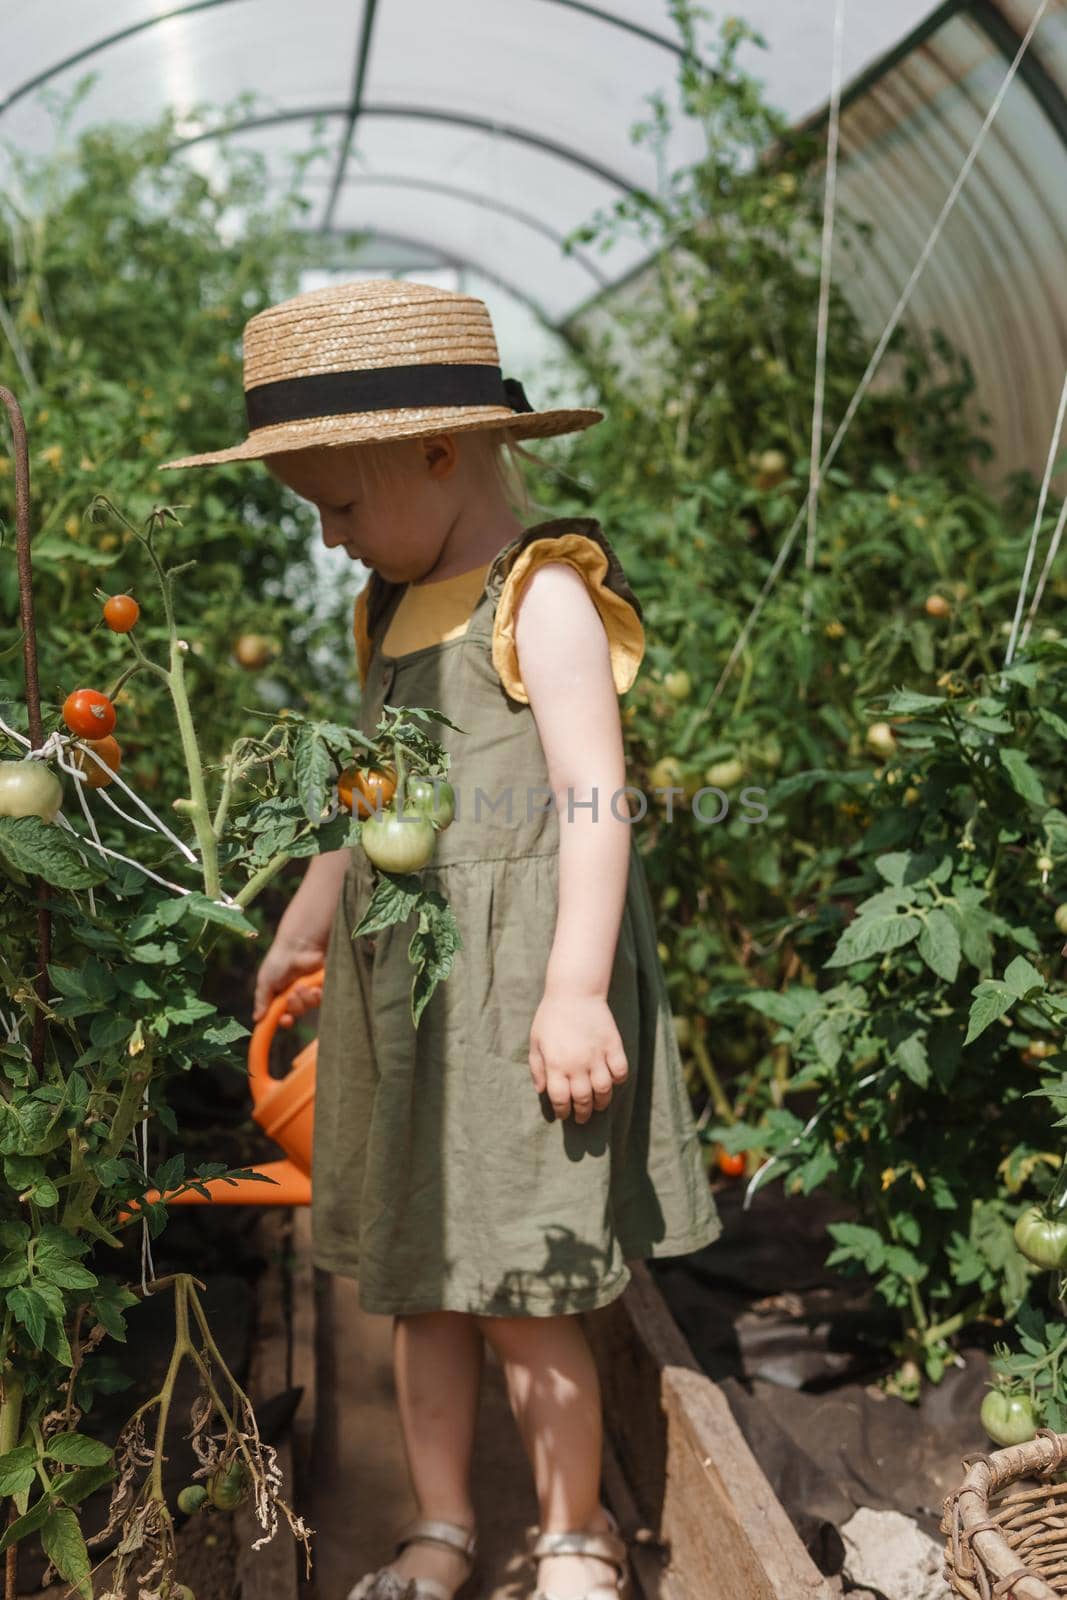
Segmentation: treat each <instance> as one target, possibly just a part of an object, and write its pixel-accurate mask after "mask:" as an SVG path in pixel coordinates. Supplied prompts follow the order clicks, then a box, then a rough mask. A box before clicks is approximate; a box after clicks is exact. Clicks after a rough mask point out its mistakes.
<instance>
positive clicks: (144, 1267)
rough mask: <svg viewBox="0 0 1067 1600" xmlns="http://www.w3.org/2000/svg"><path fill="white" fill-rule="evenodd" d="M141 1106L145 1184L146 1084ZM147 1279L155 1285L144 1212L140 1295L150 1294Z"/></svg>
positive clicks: (149, 1238)
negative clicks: (142, 1111)
mask: <svg viewBox="0 0 1067 1600" xmlns="http://www.w3.org/2000/svg"><path fill="white" fill-rule="evenodd" d="M141 1105H142V1108H143V1110H144V1116H143V1117H142V1118H141V1125H140V1127H139V1129H138V1130H137V1137H138V1138H139V1140H140V1150H139V1156H140V1161H141V1166H142V1168H143V1170H144V1175H145V1182H146V1183H147V1182H148V1085H147V1083H146V1084H145V1086H144V1095H143V1096H142V1099H141ZM149 1277H151V1279H152V1282H153V1283H155V1281H156V1264H155V1262H154V1261H153V1259H152V1236H151V1234H150V1233H149V1231H148V1214H147V1212H144V1214H143V1215H142V1217H141V1293H142V1294H145V1295H147V1294H150V1293H151V1292H152V1291H151V1290H150V1289H149V1287H148V1278H149Z"/></svg>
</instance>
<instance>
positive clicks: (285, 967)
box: [252, 850, 352, 1027]
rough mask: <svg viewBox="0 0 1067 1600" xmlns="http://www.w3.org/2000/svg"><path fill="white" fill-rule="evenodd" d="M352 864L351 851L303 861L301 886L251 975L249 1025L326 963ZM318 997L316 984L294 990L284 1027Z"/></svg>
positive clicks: (332, 853)
mask: <svg viewBox="0 0 1067 1600" xmlns="http://www.w3.org/2000/svg"><path fill="white" fill-rule="evenodd" d="M351 859H352V852H351V850H327V851H325V852H324V853H323V854H322V855H320V856H312V858H311V860H310V861H309V862H308V868H307V871H306V872H305V873H304V878H303V882H302V883H301V885H300V887H299V889H298V890H297V891H296V893H295V894H294V896H293V898H292V899H291V900H290V902H289V904H288V906H287V907H286V908H285V911H284V913H283V915H282V919H281V921H280V922H279V923H278V931H277V933H276V934H275V935H274V942H273V944H272V945H271V947H270V949H269V950H268V951H267V954H266V955H265V956H264V958H263V960H262V962H261V963H260V968H259V971H258V973H257V974H256V993H255V1001H254V1004H253V1011H252V1020H253V1021H254V1022H258V1021H259V1019H260V1017H261V1016H262V1015H263V1013H264V1012H265V1011H266V1009H267V1007H268V1006H269V1005H270V1002H271V1001H272V1000H273V999H274V996H275V995H276V994H278V993H280V992H281V990H282V989H284V988H285V987H286V985H287V984H290V983H292V981H293V979H294V978H298V977H300V975H301V973H304V972H315V971H316V970H317V969H318V968H319V967H321V966H322V964H323V962H324V961H325V959H326V946H327V943H328V942H329V938H330V928H331V926H332V924H333V918H334V913H335V912H336V910H337V900H338V897H339V895H340V893H341V883H342V880H343V879H344V875H345V868H346V867H347V866H348V863H349V861H350V860H351ZM321 997H322V990H321V989H320V988H319V987H318V985H313V986H312V985H309V986H306V987H305V986H301V988H299V989H297V990H296V991H295V992H294V994H293V996H292V999H291V1002H290V1005H289V1009H288V1010H287V1011H286V1013H285V1015H284V1016H283V1017H282V1019H281V1020H282V1025H283V1027H288V1026H289V1024H290V1023H292V1022H293V1021H294V1020H295V1018H297V1017H299V1016H302V1015H303V1014H304V1012H305V1011H311V1010H312V1009H313V1008H314V1007H315V1006H317V1005H318V1003H319V1000H320V999H321Z"/></svg>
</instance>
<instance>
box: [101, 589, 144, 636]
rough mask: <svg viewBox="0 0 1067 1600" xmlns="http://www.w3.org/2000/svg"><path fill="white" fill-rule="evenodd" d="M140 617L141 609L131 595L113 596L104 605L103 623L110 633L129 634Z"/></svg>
mask: <svg viewBox="0 0 1067 1600" xmlns="http://www.w3.org/2000/svg"><path fill="white" fill-rule="evenodd" d="M140 615H141V608H140V606H139V605H138V604H137V601H136V600H135V599H134V598H133V595H132V594H113V595H112V596H111V598H110V600H108V601H106V602H105V604H104V621H105V622H106V623H107V625H108V627H109V628H110V629H111V631H112V633H129V631H130V629H131V628H132V627H134V625H135V624H136V622H137V618H138V617H139V616H140Z"/></svg>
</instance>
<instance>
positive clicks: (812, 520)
mask: <svg viewBox="0 0 1067 1600" xmlns="http://www.w3.org/2000/svg"><path fill="white" fill-rule="evenodd" d="M847 10H848V0H835V12H834V59H833V68H832V70H831V75H830V122H829V126H828V128H827V133H826V188H825V191H824V196H823V213H822V248H821V252H820V263H819V319H818V327H817V331H816V338H815V393H814V395H813V398H812V416H811V454H810V456H809V459H808V477H809V480H810V483H811V493H810V494H809V496H808V539H807V549H806V550H805V553H804V565H805V567H806V569H807V575H808V576H807V582H806V584H805V587H804V610H803V623H802V627H803V631H804V632H805V633H807V632H808V631H809V629H810V626H811V610H812V605H813V603H814V599H815V596H814V591H813V587H812V581H811V580H812V574H813V573H814V571H815V533H816V524H817V522H818V516H819V490H820V488H821V486H822V468H821V466H820V458H821V456H822V440H823V414H824V408H825V402H826V346H827V341H828V338H829V331H830V285H831V282H832V279H833V259H834V221H835V217H836V212H837V151H838V146H839V144H840V137H841V84H842V80H843V78H844V63H845V15H846V13H847Z"/></svg>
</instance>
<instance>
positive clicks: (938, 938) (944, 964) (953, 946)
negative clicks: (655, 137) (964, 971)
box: [916, 906, 960, 983]
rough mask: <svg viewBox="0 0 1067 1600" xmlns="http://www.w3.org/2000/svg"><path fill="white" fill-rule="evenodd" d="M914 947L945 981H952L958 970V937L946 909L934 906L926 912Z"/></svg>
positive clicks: (932, 969) (931, 968) (933, 970)
mask: <svg viewBox="0 0 1067 1600" xmlns="http://www.w3.org/2000/svg"><path fill="white" fill-rule="evenodd" d="M916 949H917V950H918V952H919V954H920V955H921V956H922V958H923V960H924V961H925V962H926V965H927V966H928V967H929V968H930V970H931V971H932V972H936V973H937V976H938V977H939V978H944V980H945V982H946V983H953V982H954V981H955V978H956V974H957V973H958V972H959V970H960V937H959V934H958V933H957V932H956V925H955V923H954V922H953V921H952V918H951V917H950V916H949V915H948V913H947V912H946V911H943V910H942V909H941V907H940V906H935V907H934V908H933V910H932V911H928V912H927V914H926V921H925V923H924V925H923V930H922V932H921V933H920V935H919V939H918V943H917V945H916Z"/></svg>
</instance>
